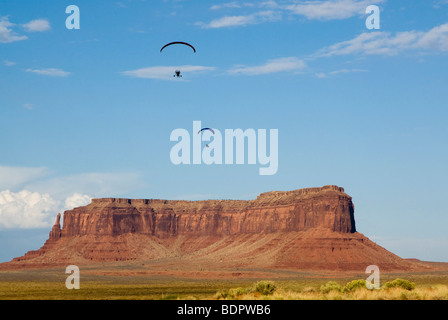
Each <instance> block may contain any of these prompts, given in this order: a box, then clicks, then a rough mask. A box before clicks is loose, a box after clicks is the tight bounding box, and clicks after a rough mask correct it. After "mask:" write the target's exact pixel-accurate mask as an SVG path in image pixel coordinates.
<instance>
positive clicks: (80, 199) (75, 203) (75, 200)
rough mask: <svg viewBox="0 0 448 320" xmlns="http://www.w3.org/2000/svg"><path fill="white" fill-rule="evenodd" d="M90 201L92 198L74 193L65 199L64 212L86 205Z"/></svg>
mask: <svg viewBox="0 0 448 320" xmlns="http://www.w3.org/2000/svg"><path fill="white" fill-rule="evenodd" d="M91 201H92V198H91V197H90V196H88V195H85V194H80V193H75V194H73V195H72V196H70V197H68V198H67V199H65V207H64V210H71V209H73V208H77V207H82V206H86V205H88V204H89V203H90V202H91Z"/></svg>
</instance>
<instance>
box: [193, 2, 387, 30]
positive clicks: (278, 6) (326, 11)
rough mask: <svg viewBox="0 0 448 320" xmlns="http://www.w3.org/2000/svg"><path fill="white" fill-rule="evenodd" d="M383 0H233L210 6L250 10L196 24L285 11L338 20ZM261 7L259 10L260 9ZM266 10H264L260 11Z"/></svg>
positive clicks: (272, 16) (243, 22) (278, 16)
mask: <svg viewBox="0 0 448 320" xmlns="http://www.w3.org/2000/svg"><path fill="white" fill-rule="evenodd" d="M385 1H386V0H321V1H294V0H289V1H281V2H278V1H274V0H269V1H261V2H256V1H253V2H240V1H232V2H227V3H222V4H217V5H213V6H211V7H210V9H211V10H213V11H218V10H224V9H227V10H244V11H248V10H252V11H256V12H253V13H245V14H244V15H231V16H230V15H227V16H224V17H220V18H216V19H214V20H212V21H210V22H209V23H204V22H197V23H196V25H198V26H200V27H202V28H205V29H211V28H224V27H241V26H247V25H254V24H260V23H264V22H274V21H280V20H282V17H283V16H284V15H289V16H303V17H305V18H306V19H308V20H341V19H347V18H351V17H353V16H356V15H360V16H362V15H365V10H366V8H367V6H369V5H372V4H380V3H383V2H385ZM260 10H261V11H260ZM263 10H267V11H263Z"/></svg>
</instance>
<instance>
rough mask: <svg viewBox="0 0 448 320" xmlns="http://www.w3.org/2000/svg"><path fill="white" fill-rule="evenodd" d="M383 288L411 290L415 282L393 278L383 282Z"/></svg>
mask: <svg viewBox="0 0 448 320" xmlns="http://www.w3.org/2000/svg"><path fill="white" fill-rule="evenodd" d="M384 287H385V288H402V289H406V290H413V289H414V288H415V283H414V282H411V281H409V280H404V279H395V280H394V281H390V282H386V283H385V284H384Z"/></svg>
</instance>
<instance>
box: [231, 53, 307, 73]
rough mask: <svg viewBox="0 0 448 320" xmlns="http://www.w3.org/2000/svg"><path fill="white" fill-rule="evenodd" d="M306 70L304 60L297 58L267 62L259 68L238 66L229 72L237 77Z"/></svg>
mask: <svg viewBox="0 0 448 320" xmlns="http://www.w3.org/2000/svg"><path fill="white" fill-rule="evenodd" d="M304 68H306V64H305V62H304V61H303V60H300V59H298V58H296V57H287V58H279V59H273V60H269V61H267V62H266V63H265V64H263V65H259V66H252V67H250V66H237V67H234V68H232V69H230V70H229V71H228V73H230V74H236V75H240V74H241V75H261V74H269V73H276V72H291V71H294V72H299V71H301V70H303V69H304Z"/></svg>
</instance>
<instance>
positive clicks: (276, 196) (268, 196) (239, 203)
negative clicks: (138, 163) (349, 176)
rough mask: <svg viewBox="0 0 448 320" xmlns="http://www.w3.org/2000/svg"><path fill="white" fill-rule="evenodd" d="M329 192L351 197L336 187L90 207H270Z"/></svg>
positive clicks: (105, 201) (100, 202)
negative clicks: (244, 197)
mask: <svg viewBox="0 0 448 320" xmlns="http://www.w3.org/2000/svg"><path fill="white" fill-rule="evenodd" d="M328 192H331V193H337V194H339V195H343V196H346V197H349V196H348V195H347V194H345V192H344V188H342V187H338V186H335V185H328V186H323V187H320V188H304V189H297V190H292V191H270V192H264V193H261V194H260V195H259V196H258V197H257V198H256V199H254V200H194V201H189V200H162V199H125V198H98V199H92V203H91V204H90V205H94V206H108V205H114V206H129V205H131V206H136V207H140V206H156V207H159V206H163V207H177V206H179V205H182V206H184V207H189V206H191V205H193V206H197V205H202V206H213V207H216V206H223V207H224V206H225V207H229V206H230V207H233V208H235V209H238V208H244V207H248V206H253V205H269V204H282V203H284V204H286V203H288V202H290V201H293V200H298V199H306V198H309V197H314V196H317V195H320V194H327V193H328Z"/></svg>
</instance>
